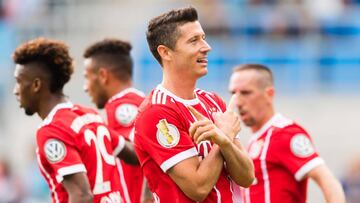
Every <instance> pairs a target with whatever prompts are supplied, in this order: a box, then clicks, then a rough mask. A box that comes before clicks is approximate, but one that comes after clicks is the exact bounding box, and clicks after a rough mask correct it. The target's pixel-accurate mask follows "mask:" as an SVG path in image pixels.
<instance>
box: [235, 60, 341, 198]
mask: <svg viewBox="0 0 360 203" xmlns="http://www.w3.org/2000/svg"><path fill="white" fill-rule="evenodd" d="M229 90H230V92H231V93H232V94H233V95H235V97H236V101H237V103H236V105H237V107H238V110H239V113H240V116H241V120H242V121H243V122H244V123H245V125H247V126H249V127H250V128H251V130H252V131H253V133H254V135H253V136H252V138H251V139H250V141H249V144H248V146H247V150H248V153H249V155H250V157H251V158H252V159H253V162H254V165H255V177H256V178H255V182H254V183H253V185H252V186H251V187H249V188H248V189H244V202H245V203H250V202H251V203H278V202H281V203H305V202H306V188H307V182H308V179H309V178H311V179H313V180H314V181H315V182H316V183H317V184H318V185H319V186H320V188H321V190H322V192H323V194H324V196H325V199H326V201H327V202H328V203H343V202H345V199H344V193H343V190H342V188H341V186H340V184H339V182H338V181H337V180H336V179H335V178H334V176H333V174H332V173H331V172H330V170H329V168H328V167H327V166H326V165H325V164H324V161H323V159H322V158H321V157H320V156H319V154H318V153H317V151H316V149H315V147H314V144H313V141H312V139H311V137H310V135H309V134H308V133H307V132H306V131H305V130H304V129H303V128H302V127H301V126H299V125H298V124H297V123H295V122H294V121H292V120H290V119H288V118H286V117H285V116H283V115H281V114H279V113H275V110H274V107H273V98H274V95H275V89H274V84H273V76H272V72H271V70H270V69H269V68H267V67H266V66H263V65H259V64H245V65H240V66H238V67H236V68H235V69H234V72H233V74H232V76H231V79H230V84H229Z"/></svg>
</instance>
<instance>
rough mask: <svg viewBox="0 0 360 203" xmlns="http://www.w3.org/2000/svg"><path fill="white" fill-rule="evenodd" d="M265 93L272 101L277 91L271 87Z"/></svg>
mask: <svg viewBox="0 0 360 203" xmlns="http://www.w3.org/2000/svg"><path fill="white" fill-rule="evenodd" d="M265 93H266V97H267V98H268V99H269V100H270V101H272V100H273V98H274V95H275V89H274V87H273V86H270V87H266V88H265Z"/></svg>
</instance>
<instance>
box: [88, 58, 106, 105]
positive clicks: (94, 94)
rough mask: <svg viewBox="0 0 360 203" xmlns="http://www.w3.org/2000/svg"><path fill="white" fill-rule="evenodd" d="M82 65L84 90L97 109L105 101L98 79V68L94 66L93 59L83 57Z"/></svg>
mask: <svg viewBox="0 0 360 203" xmlns="http://www.w3.org/2000/svg"><path fill="white" fill-rule="evenodd" d="M84 65H85V71H84V76H85V84H84V90H85V92H87V93H88V94H89V96H90V97H91V102H93V103H94V104H95V105H96V106H97V107H98V108H99V109H102V108H104V106H105V104H106V102H107V97H106V94H105V91H104V88H103V86H102V85H101V83H100V81H99V75H98V69H97V68H96V64H95V62H94V60H93V59H91V58H88V59H85V61H84Z"/></svg>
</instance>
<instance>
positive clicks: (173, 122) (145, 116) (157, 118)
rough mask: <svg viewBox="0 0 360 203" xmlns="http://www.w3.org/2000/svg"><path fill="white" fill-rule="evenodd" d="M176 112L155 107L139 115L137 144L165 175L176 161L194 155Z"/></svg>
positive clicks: (194, 150)
mask: <svg viewBox="0 0 360 203" xmlns="http://www.w3.org/2000/svg"><path fill="white" fill-rule="evenodd" d="M181 119H183V118H182V117H181V116H180V115H179V114H178V113H177V112H175V111H174V110H172V109H170V108H167V107H165V106H160V105H154V106H152V107H150V108H148V109H147V110H145V111H144V112H142V113H141V115H139V116H138V118H137V121H136V123H135V131H136V133H135V134H136V136H137V138H136V140H137V141H136V144H137V145H138V146H140V147H141V148H142V150H143V151H146V152H147V153H148V154H149V156H150V157H151V158H152V159H153V160H154V161H155V162H156V163H157V164H158V165H159V166H160V168H161V169H162V170H163V171H164V172H166V171H167V170H169V169H170V168H171V167H173V166H175V165H176V164H178V163H179V162H181V161H183V160H185V159H188V158H190V157H193V156H197V155H198V152H197V150H196V147H195V145H194V143H193V141H192V139H191V137H190V136H189V134H188V129H185V127H184V126H185V125H183V124H182V123H181Z"/></svg>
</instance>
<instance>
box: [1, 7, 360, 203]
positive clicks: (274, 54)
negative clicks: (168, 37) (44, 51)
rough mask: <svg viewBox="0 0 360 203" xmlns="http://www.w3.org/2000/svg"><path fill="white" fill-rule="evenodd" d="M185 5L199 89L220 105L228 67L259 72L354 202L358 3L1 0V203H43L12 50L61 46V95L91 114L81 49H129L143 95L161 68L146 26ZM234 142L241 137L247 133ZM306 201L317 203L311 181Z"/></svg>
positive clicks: (33, 125)
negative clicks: (108, 44) (69, 67)
mask: <svg viewBox="0 0 360 203" xmlns="http://www.w3.org/2000/svg"><path fill="white" fill-rule="evenodd" d="M188 5H193V6H194V7H196V8H197V9H198V12H199V15H200V22H201V24H202V26H203V28H204V30H205V32H206V34H207V40H208V42H209V44H210V45H211V46H212V51H211V52H210V54H209V74H208V75H207V76H206V77H204V78H202V79H201V80H200V82H199V84H198V86H199V87H200V88H204V89H206V90H209V91H215V92H217V93H219V94H220V95H221V96H223V98H224V99H228V98H229V96H230V95H229V93H228V91H227V85H228V79H229V76H230V74H231V70H232V68H233V67H234V66H235V65H237V64H240V63H250V62H251V63H263V64H266V65H268V66H269V67H270V68H271V69H272V70H273V72H274V75H275V85H276V89H277V97H276V107H277V110H278V111H279V112H281V113H283V114H285V115H287V116H288V117H290V118H292V119H294V120H296V121H297V122H298V123H300V124H301V125H303V126H304V127H305V128H306V129H307V130H308V131H309V133H310V134H311V135H312V136H313V139H314V141H315V143H316V147H317V149H318V151H319V152H320V154H321V156H322V157H323V158H324V159H325V161H326V162H327V164H328V166H329V167H330V168H331V170H332V171H333V172H334V173H335V175H336V176H337V177H338V178H339V179H340V180H342V182H343V185H344V188H345V189H346V193H347V197H348V202H349V203H359V202H360V197H359V194H360V161H359V160H360V156H359V155H360V148H359V143H360V125H359V121H360V119H359V115H360V1H359V0H316V1H312V0H193V1H185V0H183V1H179V0H177V1H175V0H173V1H166V0H136V1H134V0H133V1H131V0H0V203H15V202H27V203H28V202H31V203H41V202H49V193H48V191H47V185H46V183H45V182H44V181H43V179H42V177H41V176H40V174H39V172H38V168H37V166H36V160H35V159H36V158H35V132H36V129H37V127H38V126H39V124H40V122H41V121H40V119H39V118H38V117H37V116H33V117H26V116H25V114H24V112H23V110H22V109H19V108H18V103H17V102H16V99H15V97H14V96H13V95H12V89H13V85H14V79H13V70H14V64H13V63H12V60H11V54H12V52H13V51H14V49H15V48H16V47H17V46H18V45H19V44H20V43H23V42H25V41H27V40H29V39H33V38H36V37H39V36H45V37H49V38H56V39H60V40H63V41H65V42H66V43H67V44H68V45H69V46H70V51H71V54H72V55H73V57H74V59H75V62H76V70H75V74H74V75H73V76H72V79H71V81H70V83H69V84H67V85H66V86H65V87H66V88H65V93H66V94H67V95H68V96H69V97H70V98H71V100H72V101H73V102H74V103H81V104H85V105H90V106H93V107H94V105H92V104H91V103H90V100H89V98H88V97H87V95H86V94H85V92H84V91H83V88H82V85H83V82H84V79H83V75H82V73H83V59H82V53H83V51H84V49H85V48H86V47H87V46H88V45H89V44H90V43H93V42H94V41H96V40H101V39H103V38H105V37H117V38H121V39H124V40H128V41H130V42H131V43H132V44H133V51H132V55H133V58H134V60H135V76H134V80H135V86H136V87H137V88H139V89H141V90H143V91H144V92H145V93H148V92H149V91H150V90H151V89H152V88H153V87H155V86H156V84H158V83H159V82H160V80H161V68H160V66H159V64H157V62H156V61H155V60H154V58H153V57H152V55H151V53H150V51H149V49H148V46H147V43H146V39H145V30H146V26H147V22H148V21H149V20H150V19H151V18H152V17H154V16H156V15H158V14H160V13H162V12H164V11H167V10H169V9H172V8H178V7H183V6H188ZM242 138H243V141H244V142H246V141H247V140H248V139H249V130H248V129H244V130H243V131H242ZM308 199H309V201H308V202H309V203H321V202H325V200H324V199H323V198H322V194H321V191H320V190H319V189H318V188H317V187H316V186H315V185H314V183H312V182H311V183H310V187H309V198H308Z"/></svg>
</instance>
